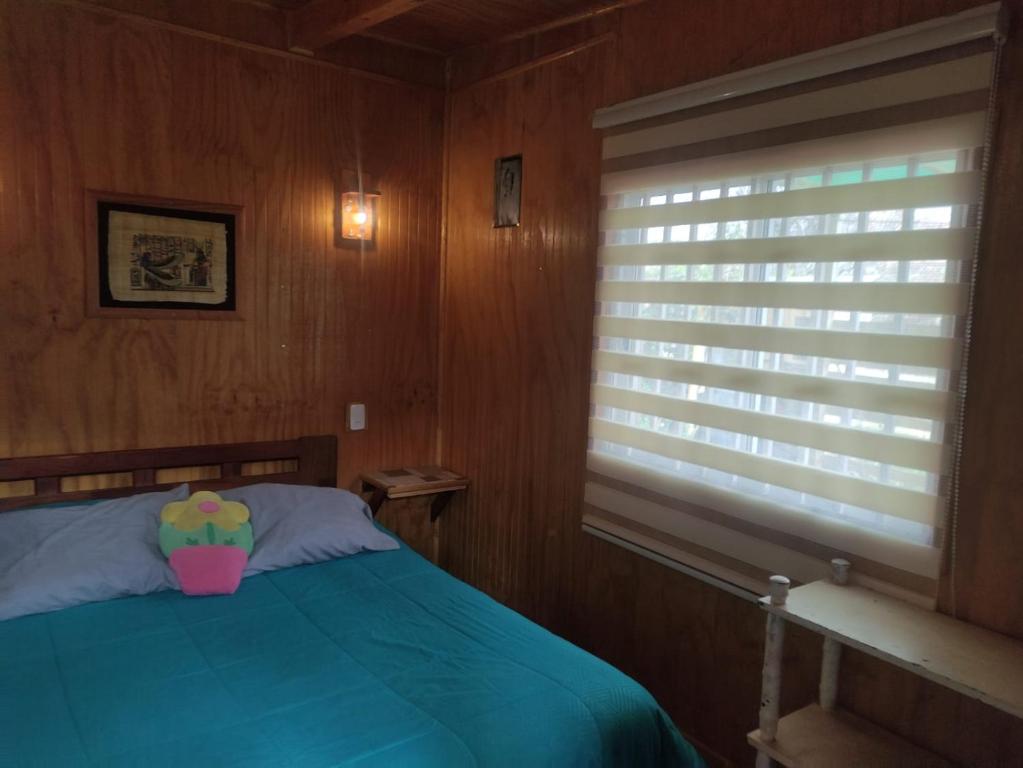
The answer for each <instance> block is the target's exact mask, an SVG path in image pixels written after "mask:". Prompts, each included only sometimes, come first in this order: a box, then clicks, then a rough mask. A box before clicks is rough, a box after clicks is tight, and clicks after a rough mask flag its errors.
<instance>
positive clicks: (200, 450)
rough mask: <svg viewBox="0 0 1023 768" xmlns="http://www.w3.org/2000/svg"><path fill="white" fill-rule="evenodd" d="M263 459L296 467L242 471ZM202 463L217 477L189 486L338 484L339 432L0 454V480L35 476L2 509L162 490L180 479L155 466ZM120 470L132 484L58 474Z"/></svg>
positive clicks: (0, 501) (4, 500)
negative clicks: (72, 479) (81, 486)
mask: <svg viewBox="0 0 1023 768" xmlns="http://www.w3.org/2000/svg"><path fill="white" fill-rule="evenodd" d="M261 461H262V462H270V461H294V462H297V465H298V467H297V469H295V470H294V471H285V472H274V473H272V474H265V475H244V476H243V475H242V474H241V468H242V464H243V463H246V462H261ZM203 465H219V467H220V469H221V477H220V478H217V479H210V480H196V481H192V482H190V483H189V486H190V487H191V488H193V489H195V490H220V489H224V488H231V487H234V486H239V485H251V484H253V483H293V484H301V485H324V486H336V485H337V437H336V436H335V435H316V436H308V437H299V438H296V439H295V440H275V441H269V442H260V443H231V444H227V445H196V446H179V447H174V448H146V449H139V450H131V451H107V452H104V453H77V454H64V455H59V456H27V457H22V458H12V459H0V482H4V481H8V482H9V481H15V480H26V479H31V480H34V481H35V492H34V493H33V494H32V495H30V496H12V497H8V498H0V512H3V511H6V510H10V509H17V508H19V507H28V506H35V505H42V504H52V503H55V502H61V501H81V500H86V499H107V498H113V497H117V496H127V495H130V494H134V493H146V492H149V491H158V490H165V489H167V488H173V487H175V486H176V485H178V483H157V482H156V472H157V470H160V469H175V468H181V467H194V466H203ZM123 472H131V477H132V485H131V486H129V487H121V488H98V489H91V490H76V491H67V492H62V491H61V478H62V477H68V476H74V475H96V474H114V473H123Z"/></svg>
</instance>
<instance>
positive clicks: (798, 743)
mask: <svg viewBox="0 0 1023 768" xmlns="http://www.w3.org/2000/svg"><path fill="white" fill-rule="evenodd" d="M832 569H833V581H832V582H827V581H815V582H812V583H810V584H805V585H803V586H801V587H797V588H795V589H792V590H790V589H789V580H788V579H787V578H785V577H784V576H772V577H771V594H770V596H768V597H765V598H763V599H761V600H760V606H761V607H762V608H763V609H764V610H765V611H766V612H767V614H768V615H767V635H766V639H765V643H764V673H763V675H764V676H763V686H762V691H761V702H760V728H758V729H757V730H755V731H753V732H751V733H750V734H748V736H747V739H748V740H749V743H750V744H752V745H753V746H754V747H755V748H756V750H757V766H758V768H767V767H768V766H770V765H771V763H772V761H776V762H778V763H780V764H781V765H785V766H801V768H811V767H813V766H821V767H822V768H823V767H824V766H827V768H840V767H841V766H868V765H869V766H893V767H894V766H899V768H903V767H904V766H920V767H924V766H925V767H926V768H931V767H932V766H934V767H935V768H936V767H937V766H946V765H949V763H948V762H947V761H945V760H944V759H943V758H941V757H939V756H937V755H933V754H931V753H929V752H926V751H924V750H921V749H920V748H918V747H916V746H914V745H912V744H910V743H909V742H907V741H905V740H903V739H901V738H899V737H898V736H896V735H895V734H892V733H889V732H888V731H886V730H884V729H883V728H880V727H879V726H877V725H874V724H873V723H869V722H867V721H865V720H861V719H860V718H858V717H856V716H854V715H852V714H850V713H847V712H842V711H841V710H839V709H837V708H836V701H837V691H838V669H839V663H840V659H841V655H842V647H843V646H849V647H850V648H856V649H857V650H860V651H862V652H864V653H867V654H870V655H871V656H875V657H877V658H879V659H883V660H884V661H887V662H889V663H891V664H894V665H895V666H897V667H901V668H902V669H906V670H908V671H910V672H912V673H913V674H915V675H919V676H920V677H923V678H926V679H928V680H932V681H934V682H936V683H939V684H940V685H943V686H946V687H948V688H951V689H953V690H955V691H958V692H959V693H962V694H963V695H965V696H969V697H971V698H974V699H978V700H980V701H983V702H985V703H987V704H989V705H991V706H993V707H997V708H998V709H1000V710H1002V711H1004V712H1008V713H1009V714H1011V715H1014V716H1016V717H1021V718H1023V642H1020V641H1019V640H1015V639H1013V638H1010V637H1006V636H1005V635H1000V634H998V633H996V632H991V631H989V630H986V629H983V628H982V627H978V626H975V625H972V624H967V623H966V622H963V621H958V620H956V619H953V618H951V617H950V616H945V615H943V614H940V613H934V612H932V611H928V610H925V609H923V608H920V607H919V606H916V605H913V604H911V603H907V602H905V601H902V600H898V599H896V598H893V597H889V596H888V595H884V594H881V593H880V592H875V591H873V590H869V589H865V588H863V587H856V586H851V585H849V584H848V572H849V563H848V562H846V561H845V560H840V559H839V560H833V561H832ZM789 622H792V623H794V624H799V625H801V626H803V627H806V628H807V629H810V630H812V631H814V632H817V633H819V634H821V635H823V637H824V647H823V653H822V657H821V685H820V705H816V704H814V705H811V706H808V707H804V708H803V709H800V710H798V711H797V712H793V713H792V714H789V715H786V716H785V717H779V711H778V701H779V695H780V691H781V662H782V645H783V642H784V637H785V625H786V624H788V623H789Z"/></svg>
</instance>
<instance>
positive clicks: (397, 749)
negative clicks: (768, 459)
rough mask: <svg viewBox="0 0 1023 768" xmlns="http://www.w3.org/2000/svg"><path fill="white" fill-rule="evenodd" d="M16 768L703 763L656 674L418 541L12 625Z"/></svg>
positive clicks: (1, 699) (1, 715)
mask: <svg viewBox="0 0 1023 768" xmlns="http://www.w3.org/2000/svg"><path fill="white" fill-rule="evenodd" d="M0 659H2V666H0V731H2V732H0V765H2V766H60V767H61V768H72V767H73V766H145V767H146V768H155V767H158V766H188V768H199V767H200V766H249V767H251V766H336V765H352V766H424V767H426V766H431V767H432V766H444V767H445V768H447V767H448V766H451V767H458V766H515V768H524V767H525V766H546V765H550V766H629V767H630V768H640V767H641V766H699V765H702V762H701V761H700V758H699V757H698V756H697V754H696V752H695V751H694V750H693V749H692V747H691V746H690V745H689V744H688V743H686V742H685V741H684V740H683V738H682V737H681V735H680V734H679V733H678V731H677V730H676V729H675V727H674V726H673V725H672V723H671V721H670V719H669V718H668V717H667V716H666V715H665V713H664V712H663V711H662V710H661V709H660V708H659V707H658V705H657V703H656V702H655V701H654V699H653V698H652V697H651V696H650V694H649V693H647V691H646V690H644V689H643V688H642V687H641V686H640V685H639V684H637V683H636V682H635V681H633V680H631V679H630V678H629V677H627V676H626V675H624V674H622V673H621V672H619V671H618V670H616V669H614V668H613V667H611V666H609V665H607V664H605V663H604V662H602V661H600V660H599V659H597V658H595V657H593V656H591V655H590V654H588V653H586V652H584V651H582V650H580V649H579V648H577V647H575V646H573V645H571V644H570V643H568V642H565V641H564V640H561V639H560V638H558V637H556V636H554V635H552V634H550V633H549V632H547V631H546V630H544V629H542V628H541V627H539V626H537V625H536V624H533V623H532V622H530V621H528V620H527V619H525V618H523V617H522V616H520V615H518V614H516V613H515V612H513V611H511V610H509V609H507V608H505V607H503V606H501V605H500V604H498V603H496V602H494V601H493V600H491V599H489V598H488V597H486V596H485V595H483V594H482V593H480V592H478V591H477V590H475V589H473V588H471V587H469V586H468V585H466V584H464V583H462V582H460V581H458V580H457V579H455V578H453V577H451V576H450V575H448V574H447V573H445V572H444V571H442V570H440V569H438V568H436V567H435V566H433V565H432V564H430V563H429V562H427V561H426V560H424V559H423V558H421V557H419V556H418V555H416V554H415V553H414V552H412V551H411V550H409V549H408V548H407V547H405V546H402V548H401V549H399V550H397V551H393V552H378V553H366V554H361V555H356V556H352V557H348V558H343V559H340V560H333V561H329V562H325V563H320V564H317V565H308V566H299V567H294V568H288V569H285V570H281V571H276V572H273V573H266V574H262V575H259V576H253V577H250V578H247V579H245V580H244V581H243V583H242V585H241V587H240V589H239V590H238V592H237V593H236V594H234V595H231V596H226V597H204V598H196V597H186V596H184V595H182V594H181V593H178V592H159V593H154V594H150V595H146V596H143V597H133V598H125V599H120V600H111V601H107V602H102V603H93V604H90V605H82V606H78V607H75V608H69V609H65V610H62V611H57V612H54V613H49V614H41V615H36V616H26V617H23V618H20V619H14V620H11V621H6V622H0Z"/></svg>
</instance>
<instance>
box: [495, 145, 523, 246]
mask: <svg viewBox="0 0 1023 768" xmlns="http://www.w3.org/2000/svg"><path fill="white" fill-rule="evenodd" d="M521 213H522V155H511V156H509V157H501V158H498V159H497V160H496V161H495V162H494V228H495V229H501V228H504V227H518V226H520V225H521V223H522V216H521Z"/></svg>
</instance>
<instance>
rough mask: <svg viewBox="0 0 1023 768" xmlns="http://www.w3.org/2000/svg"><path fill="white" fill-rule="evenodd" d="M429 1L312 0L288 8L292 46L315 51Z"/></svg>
mask: <svg viewBox="0 0 1023 768" xmlns="http://www.w3.org/2000/svg"><path fill="white" fill-rule="evenodd" d="M425 2H428V0H311V1H310V2H308V3H306V4H305V5H303V6H300V7H299V8H295V9H293V10H290V11H288V17H287V18H288V47H289V48H290V49H291V50H293V51H302V52H312V51H315V50H317V49H318V48H323V47H324V46H327V45H330V44H331V43H333V42H336V41H338V40H340V39H342V38H344V37H349V36H351V35H356V34H358V33H359V32H363V31H365V30H367V29H369V28H370V27H375V26H376V25H377V24H382V23H383V22H385V21H387V20H388V19H393V18H394V17H395V16H400V15H401V14H403V13H408V12H409V11H411V10H413V9H414V8H417V7H419V6H420V5H422V4H423V3H425Z"/></svg>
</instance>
